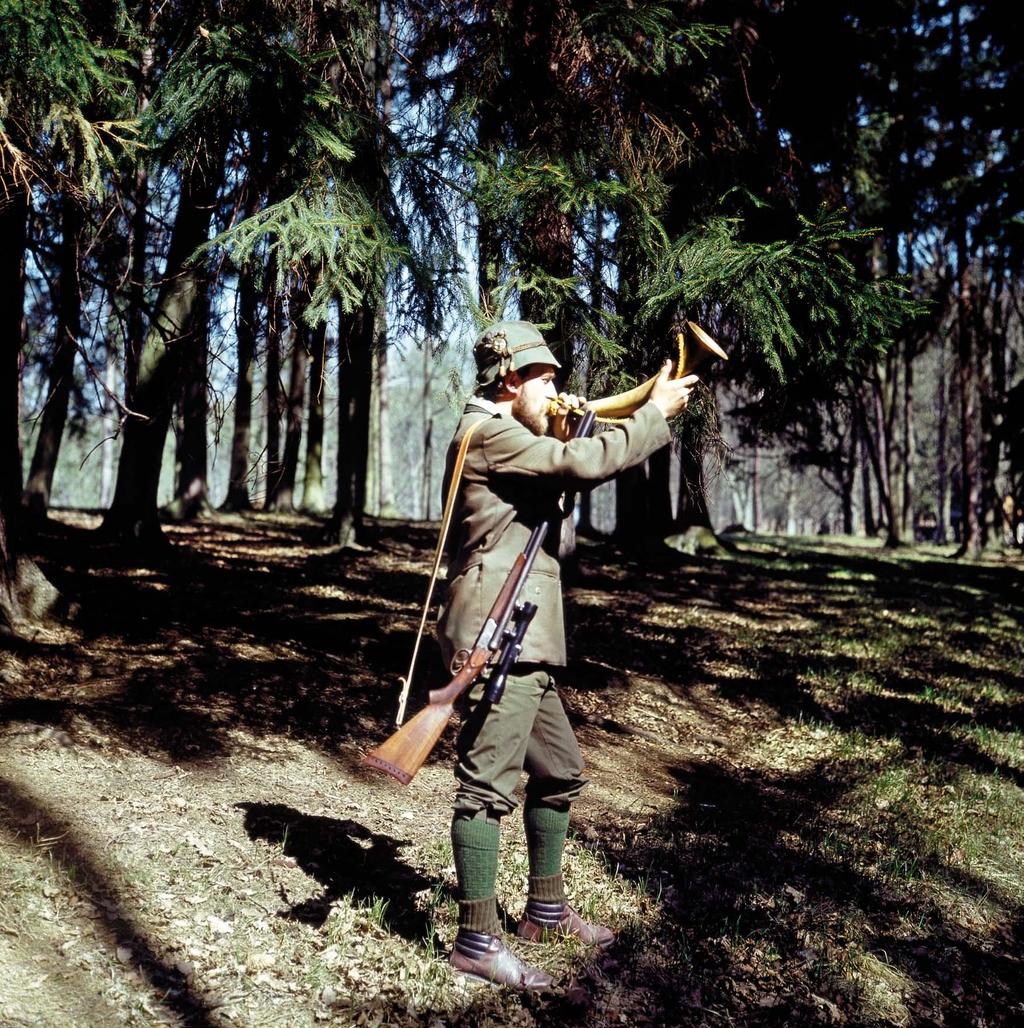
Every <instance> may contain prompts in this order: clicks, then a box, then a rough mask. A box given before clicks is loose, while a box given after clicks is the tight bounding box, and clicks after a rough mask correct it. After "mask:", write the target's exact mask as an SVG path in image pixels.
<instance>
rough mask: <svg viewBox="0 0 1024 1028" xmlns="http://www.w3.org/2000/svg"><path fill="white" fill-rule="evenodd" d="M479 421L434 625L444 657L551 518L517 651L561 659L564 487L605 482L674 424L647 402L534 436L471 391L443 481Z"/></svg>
mask: <svg viewBox="0 0 1024 1028" xmlns="http://www.w3.org/2000/svg"><path fill="white" fill-rule="evenodd" d="M481 420H484V421H485V422H486V423H485V424H481V425H480V426H479V428H477V429H476V430H475V432H474V433H473V436H472V438H471V439H470V443H469V450H468V451H467V453H466V463H465V466H464V468H463V472H462V485H461V488H460V497H459V502H458V505H457V507H456V509H455V512H454V514H453V516H452V524H451V528H450V530H449V536H448V539H449V541H448V553H449V564H448V583H449V593H448V601H447V604H446V605H445V607H444V609H443V610H442V612H441V617H440V620H439V622H438V626H437V634H438V640H439V642H440V644H441V651H442V654H443V656H444V660H445V663H446V664H450V662H451V659H452V656H453V655H454V654H455V652H456V651H457V650H460V649H464V648H465V649H471V648H472V646H473V644H474V643H475V642H476V638H477V635H478V634H479V633H480V629H481V628H482V627H483V624H484V620H485V618H486V617H487V614H488V612H489V611H490V609H491V604H492V603H494V600H495V597H496V596H497V595H498V592H499V591H500V589H501V587H502V585H503V584H504V583H505V579H506V578H507V577H508V573H509V570H510V569H511V567H512V564H513V562H514V561H515V559H516V557H517V556H518V555H519V554H520V553H521V552H522V551H523V549H524V548H525V547H526V544H527V542H528V540H529V537H530V533H531V531H533V529H534V528H535V527H536V526H537V525H539V524H541V523H542V522H544V521H554V522H555V524H554V525H553V526H552V528H551V529H549V531H548V535H547V538H546V540H545V544H544V550H543V551H542V552H541V553H538V554H537V559H536V561H535V562H534V565H533V571H532V572H531V573H530V576H529V578H528V579H527V581H526V585H525V586H524V588H523V590H522V591H521V592H520V594H519V598H520V600H529V601H531V602H532V603H536V604H537V608H538V609H537V614H536V616H535V617H534V619H533V622H532V623H531V624H530V629H529V631H528V632H527V633H526V638H525V640H524V642H523V652H522V655H521V657H520V660H521V661H523V662H529V663H543V664H554V665H563V664H565V620H564V615H563V612H562V583H561V579H560V575H559V571H560V569H559V565H558V557H557V554H558V538H559V532H558V522H559V521H560V520H561V518H562V510H561V500H562V496H563V494H564V493H565V492H567V491H573V490H575V489H578V488H582V487H585V488H591V487H593V486H595V485H599V484H600V483H601V482H604V481H606V480H607V479H609V478H612V477H613V476H614V475H616V474H617V473H618V472H620V471H623V470H625V469H626V468H631V467H634V466H635V465H637V464H640V463H641V462H642V461H644V460H646V459H647V457H649V456H650V455H651V454H652V453H653V452H654V451H655V450H657V449H660V448H661V447H662V446H664V445H665V444H666V443H667V442H668V441H669V439H670V438H671V435H670V433H669V429H668V424H667V422H666V421H665V418H664V416H663V415H662V413H661V411H660V410H659V409H658V408H657V407H656V406H655V405H654V404H653V403H646V404H644V406H643V407H641V408H640V409H639V410H638V411H637V412H636V414H634V415H633V417H631V418H629V419H628V420H627V421H625V422H624V423H622V424H620V425H616V426H614V427H613V428H611V429H607V430H604V431H600V432H599V433H598V434H597V435H595V436H592V437H590V438H589V439H572V440H570V441H569V442H564V443H563V442H560V441H559V440H557V439H554V438H552V437H549V436H537V435H534V434H533V432H531V431H530V430H529V429H528V428H526V427H525V426H524V425H522V424H520V422H518V421H517V420H516V419H515V418H513V417H512V416H511V415H501V414H498V413H497V412H496V408H495V407H494V405H493V404H491V403H488V402H487V401H486V400H480V399H473V400H470V402H469V403H468V404H467V405H466V409H465V411H464V413H463V415H462V420H461V421H460V422H459V426H458V428H457V429H456V432H455V437H454V439H453V440H452V444H451V446H450V447H449V450H448V472H447V474H446V476H445V480H446V483H447V481H448V480H449V478H450V475H451V472H452V466H453V463H454V460H455V453H456V451H457V450H458V446H459V443H460V442H461V441H462V437H463V435H464V434H465V432H466V430H467V429H468V428H469V427H470V426H471V425H472V424H474V423H475V422H478V421H481ZM446 492H447V488H446Z"/></svg>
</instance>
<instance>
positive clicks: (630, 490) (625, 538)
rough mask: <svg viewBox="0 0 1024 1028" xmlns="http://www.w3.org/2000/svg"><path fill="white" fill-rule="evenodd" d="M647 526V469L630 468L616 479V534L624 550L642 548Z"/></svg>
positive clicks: (640, 465)
mask: <svg viewBox="0 0 1024 1028" xmlns="http://www.w3.org/2000/svg"><path fill="white" fill-rule="evenodd" d="M646 526H647V469H646V467H645V466H644V465H643V464H639V465H637V466H636V467H633V468H628V469H627V470H625V471H623V472H621V474H619V475H617V476H616V478H615V532H614V533H613V537H614V538H615V540H616V541H617V542H618V543H619V545H621V546H622V547H623V548H624V549H629V550H637V549H640V548H642V545H643V541H644V538H645V529H646Z"/></svg>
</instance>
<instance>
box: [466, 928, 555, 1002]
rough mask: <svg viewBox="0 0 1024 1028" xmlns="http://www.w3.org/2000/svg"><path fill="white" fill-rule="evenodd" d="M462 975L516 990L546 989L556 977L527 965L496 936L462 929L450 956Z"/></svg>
mask: <svg viewBox="0 0 1024 1028" xmlns="http://www.w3.org/2000/svg"><path fill="white" fill-rule="evenodd" d="M449 962H450V963H451V965H452V967H453V968H454V969H455V970H456V971H458V972H459V973H460V974H464V975H466V976H467V977H468V978H475V979H477V981H482V982H493V983H494V984H496V985H510V986H512V988H513V989H534V990H538V991H540V990H543V989H549V988H551V983H552V981H553V980H554V979H553V978H552V977H551V975H549V974H545V973H544V972H543V971H541V970H539V969H538V968H536V967H531V966H530V965H529V964H524V963H523V961H521V960H520V959H519V957H517V956H516V955H515V954H514V953H513V952H512V951H511V950H510V949H509V948H508V947H507V946H506V945H505V943H503V942H502V941H501V939H500V938H499V937H498V936H497V935H490V934H488V933H487V932H471V931H467V930H466V929H465V928H460V929H459V934H458V935H456V936H455V946H454V947H453V949H452V955H451V957H450V958H449Z"/></svg>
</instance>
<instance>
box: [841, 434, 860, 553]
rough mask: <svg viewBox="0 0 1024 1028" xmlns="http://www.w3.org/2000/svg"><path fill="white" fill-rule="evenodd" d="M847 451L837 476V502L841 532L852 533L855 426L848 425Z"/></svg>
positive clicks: (855, 455)
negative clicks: (840, 509)
mask: <svg viewBox="0 0 1024 1028" xmlns="http://www.w3.org/2000/svg"><path fill="white" fill-rule="evenodd" d="M848 430H849V447H850V449H849V452H848V456H847V459H846V462H845V464H844V466H843V468H842V473H841V474H840V476H839V502H840V505H841V508H842V512H843V534H844V535H853V532H854V525H853V489H854V485H855V483H856V480H857V426H856V425H855V424H850V425H848Z"/></svg>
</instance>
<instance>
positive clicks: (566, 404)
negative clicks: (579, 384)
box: [551, 393, 587, 443]
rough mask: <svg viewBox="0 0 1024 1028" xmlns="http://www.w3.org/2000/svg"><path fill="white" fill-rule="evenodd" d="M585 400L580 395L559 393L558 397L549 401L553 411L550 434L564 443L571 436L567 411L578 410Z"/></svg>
mask: <svg viewBox="0 0 1024 1028" xmlns="http://www.w3.org/2000/svg"><path fill="white" fill-rule="evenodd" d="M586 402H587V401H586V400H585V399H583V397H582V396H574V395H573V394H572V393H559V394H558V398H557V399H555V400H552V401H551V406H552V408H554V409H555V410H554V413H553V414H552V416H551V434H552V435H553V436H554V437H555V438H556V439H561V440H562V442H563V443H564V442H565V441H566V440H567V439H571V438H572V426H571V425H570V424H569V416H568V415H569V411H570V410H573V411H578V410H579V409H580V408H581V407H582V406H583V404H585V403H586Z"/></svg>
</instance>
